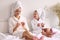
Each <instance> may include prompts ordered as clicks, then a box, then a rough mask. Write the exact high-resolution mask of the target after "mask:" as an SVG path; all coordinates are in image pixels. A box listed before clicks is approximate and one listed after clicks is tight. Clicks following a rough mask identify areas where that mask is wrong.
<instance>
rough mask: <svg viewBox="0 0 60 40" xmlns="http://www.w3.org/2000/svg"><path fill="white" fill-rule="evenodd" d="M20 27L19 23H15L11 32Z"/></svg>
mask: <svg viewBox="0 0 60 40" xmlns="http://www.w3.org/2000/svg"><path fill="white" fill-rule="evenodd" d="M19 26H20V23H17V24H16V26H15V27H14V29H13V32H14V31H16V29H17V28H18V27H19Z"/></svg>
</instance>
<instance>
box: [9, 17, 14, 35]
mask: <svg viewBox="0 0 60 40" xmlns="http://www.w3.org/2000/svg"><path fill="white" fill-rule="evenodd" d="M8 24H9V33H11V34H12V33H13V27H14V25H13V22H12V18H10V19H9V23H8Z"/></svg>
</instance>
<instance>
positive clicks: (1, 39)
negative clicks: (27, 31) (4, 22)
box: [0, 33, 25, 40]
mask: <svg viewBox="0 0 60 40" xmlns="http://www.w3.org/2000/svg"><path fill="white" fill-rule="evenodd" d="M0 40H25V39H19V37H16V36H12V35H5V34H3V33H0Z"/></svg>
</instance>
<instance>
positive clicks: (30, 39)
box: [22, 31, 33, 40]
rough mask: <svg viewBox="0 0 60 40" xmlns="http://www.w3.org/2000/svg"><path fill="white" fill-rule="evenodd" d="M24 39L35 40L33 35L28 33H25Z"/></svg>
mask: <svg viewBox="0 0 60 40" xmlns="http://www.w3.org/2000/svg"><path fill="white" fill-rule="evenodd" d="M22 38H25V39H26V40H33V35H31V34H30V33H29V32H28V31H25V32H23V36H22Z"/></svg>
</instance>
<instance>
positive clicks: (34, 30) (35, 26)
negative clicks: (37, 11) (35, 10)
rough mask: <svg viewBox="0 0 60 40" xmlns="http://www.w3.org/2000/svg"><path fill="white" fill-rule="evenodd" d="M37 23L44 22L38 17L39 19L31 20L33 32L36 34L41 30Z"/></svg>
mask: <svg viewBox="0 0 60 40" xmlns="http://www.w3.org/2000/svg"><path fill="white" fill-rule="evenodd" d="M38 23H44V22H43V20H41V19H39V21H37V20H36V19H33V20H32V21H31V25H32V29H33V33H35V34H36V35H38V34H40V33H41V32H42V27H38V26H37V24H38Z"/></svg>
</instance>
